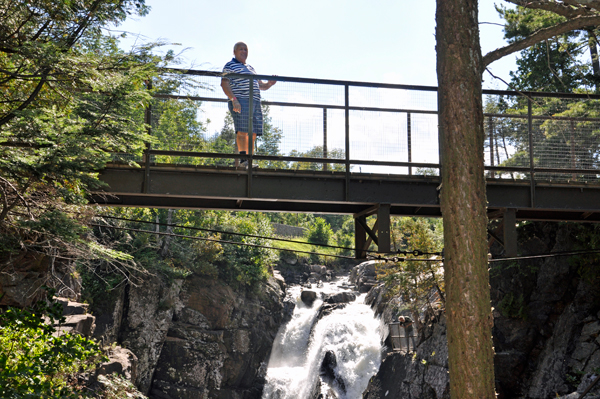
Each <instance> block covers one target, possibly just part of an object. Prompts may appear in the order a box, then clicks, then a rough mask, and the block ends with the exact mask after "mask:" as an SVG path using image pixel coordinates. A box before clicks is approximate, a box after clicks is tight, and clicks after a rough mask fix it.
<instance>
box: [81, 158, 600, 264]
mask: <svg viewBox="0 0 600 399" xmlns="http://www.w3.org/2000/svg"><path fill="white" fill-rule="evenodd" d="M100 179H101V180H102V181H103V182H105V183H106V184H107V185H108V187H107V188H106V189H105V191H103V192H96V193H95V194H94V195H93V197H92V203H95V204H97V205H106V206H128V207H152V208H174V209H176V208H185V209H220V210H229V211H259V212H303V213H331V214H351V215H353V216H354V218H355V221H356V223H355V227H356V233H357V234H356V240H357V241H356V242H355V245H356V248H357V253H356V257H357V258H364V257H365V255H366V252H365V249H367V248H368V246H369V245H370V244H371V242H374V243H375V244H376V245H377V246H378V249H379V251H380V252H389V250H390V249H389V248H390V240H389V225H390V222H389V217H390V216H391V215H396V216H421V217H441V216H442V214H441V210H440V204H439V192H438V189H439V186H440V179H439V177H437V176H414V175H412V176H411V175H383V174H382V175H375V174H357V173H352V174H349V175H347V174H346V173H344V172H323V171H306V170H299V171H290V170H268V169H259V170H254V171H252V173H249V172H248V171H246V170H236V169H234V168H231V167H220V168H217V167H169V166H154V167H151V168H149V169H143V168H132V167H125V166H120V165H112V166H109V167H107V168H106V169H105V170H104V171H102V173H101V176H100ZM487 199H488V216H489V218H490V220H492V219H502V228H501V229H500V230H501V233H500V236H501V237H498V236H494V234H493V232H490V235H491V236H493V237H494V239H496V240H498V241H500V242H501V243H502V245H504V247H505V249H506V253H507V255H510V256H512V255H514V254H515V253H516V228H515V223H516V221H517V220H536V221H574V222H600V185H587V184H585V183H584V184H582V183H577V184H556V183H551V182H538V183H537V184H536V185H535V187H533V188H532V187H531V185H530V184H529V181H528V180H506V179H504V180H500V179H489V180H488V181H487ZM465 206H468V204H465ZM370 215H376V216H377V221H376V222H375V225H374V226H373V227H372V228H370V227H369V226H368V225H367V224H366V217H367V216H370Z"/></svg>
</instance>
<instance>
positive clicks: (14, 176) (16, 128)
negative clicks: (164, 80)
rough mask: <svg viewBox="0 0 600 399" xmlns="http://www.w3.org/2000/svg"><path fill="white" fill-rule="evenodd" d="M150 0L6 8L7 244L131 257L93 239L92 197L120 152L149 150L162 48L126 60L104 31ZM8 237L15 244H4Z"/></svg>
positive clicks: (1, 145) (1, 45) (2, 53)
mask: <svg viewBox="0 0 600 399" xmlns="http://www.w3.org/2000/svg"><path fill="white" fill-rule="evenodd" d="M146 12H147V7H146V6H145V4H144V1H143V0H125V1H119V2H114V1H110V0H95V1H92V0H82V1H78V2H70V1H69V2H65V1H53V0H33V1H27V2H25V1H22V0H17V1H4V2H0V13H1V14H2V18H0V80H1V81H2V88H3V90H2V91H1V93H0V234H1V235H2V236H3V240H2V241H3V242H2V245H1V246H0V250H1V251H2V254H1V255H2V256H3V257H7V256H11V254H13V253H14V252H15V251H20V250H23V249H25V250H33V251H37V252H42V253H46V254H48V255H50V256H52V257H56V256H60V257H62V258H70V259H74V258H101V259H108V258H111V257H114V256H117V257H118V258H119V257H120V259H117V263H123V262H125V263H126V262H127V261H126V260H125V259H124V258H123V256H122V255H120V254H117V253H116V252H113V251H110V250H108V249H106V250H105V249H102V248H100V247H99V246H98V245H95V244H94V243H93V242H92V243H90V242H88V239H89V235H88V232H89V230H88V229H87V228H85V227H83V226H85V224H86V223H87V221H88V220H89V218H90V217H91V214H92V212H91V211H90V210H88V209H84V208H83V207H81V205H83V204H86V203H87V194H88V193H89V191H90V190H95V189H98V188H99V187H100V186H101V183H100V181H99V180H98V178H97V170H99V169H101V168H102V167H103V165H104V163H105V162H106V161H108V160H109V159H110V158H111V156H112V155H111V154H112V153H118V152H129V153H136V152H137V153H139V152H140V151H141V150H142V149H143V148H144V141H145V140H150V137H149V136H148V135H146V129H145V126H144V125H143V124H142V123H140V120H141V117H142V114H143V110H144V106H145V105H146V104H149V101H150V98H151V97H150V93H149V92H148V90H147V89H146V85H145V83H146V82H147V81H148V80H150V79H152V78H153V77H154V76H156V66H157V65H159V64H160V63H161V62H162V61H163V60H161V59H159V58H158V57H154V56H152V55H151V50H152V48H153V47H154V45H148V46H145V47H141V48H136V49H133V50H132V51H131V52H128V53H125V52H123V51H122V50H120V49H119V48H118V39H117V38H116V37H112V36H109V35H105V34H104V33H103V28H104V27H105V26H107V25H109V24H112V25H115V24H119V23H120V22H122V21H123V20H124V19H125V18H126V17H127V15H129V14H131V13H135V14H138V15H144V14H145V13H146ZM5 237H9V238H7V239H4V238H5Z"/></svg>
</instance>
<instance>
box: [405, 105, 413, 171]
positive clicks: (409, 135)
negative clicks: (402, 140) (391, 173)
mask: <svg viewBox="0 0 600 399" xmlns="http://www.w3.org/2000/svg"><path fill="white" fill-rule="evenodd" d="M411 125H412V124H411V120H410V112H407V113H406V141H407V144H408V163H412V126H411ZM408 174H409V175H412V166H409V168H408Z"/></svg>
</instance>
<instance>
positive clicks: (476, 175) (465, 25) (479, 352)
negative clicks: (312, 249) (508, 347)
mask: <svg viewBox="0 0 600 399" xmlns="http://www.w3.org/2000/svg"><path fill="white" fill-rule="evenodd" d="M436 23H437V27H436V40H437V75H438V86H439V91H438V109H439V127H440V141H441V143H440V144H441V148H442V160H441V161H442V187H441V194H440V195H441V209H442V215H443V220H444V258H445V261H444V270H445V276H444V277H445V281H446V313H447V320H448V324H447V329H448V331H447V334H448V350H449V354H448V361H449V369H450V395H451V397H452V398H455V399H470V398H473V399H482V398H489V399H492V398H495V393H494V361H493V360H494V359H493V356H494V351H493V346H492V332H491V327H492V326H491V320H492V316H491V306H490V291H489V274H488V263H487V241H486V239H487V230H486V227H487V213H486V195H485V180H484V158H483V155H484V154H483V143H484V130H483V106H482V88H481V71H482V65H483V63H482V56H481V47H480V43H479V28H478V20H477V1H476V0H437V11H436Z"/></svg>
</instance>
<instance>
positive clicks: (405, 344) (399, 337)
mask: <svg viewBox="0 0 600 399" xmlns="http://www.w3.org/2000/svg"><path fill="white" fill-rule="evenodd" d="M388 329H389V333H390V335H389V337H390V342H391V343H392V350H394V351H402V352H405V353H408V352H415V351H416V349H417V348H416V347H415V344H416V342H417V335H416V330H415V329H414V328H412V329H410V331H411V335H410V336H409V335H407V334H406V329H405V328H404V327H402V326H401V324H400V323H398V322H395V323H389V324H388Z"/></svg>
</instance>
